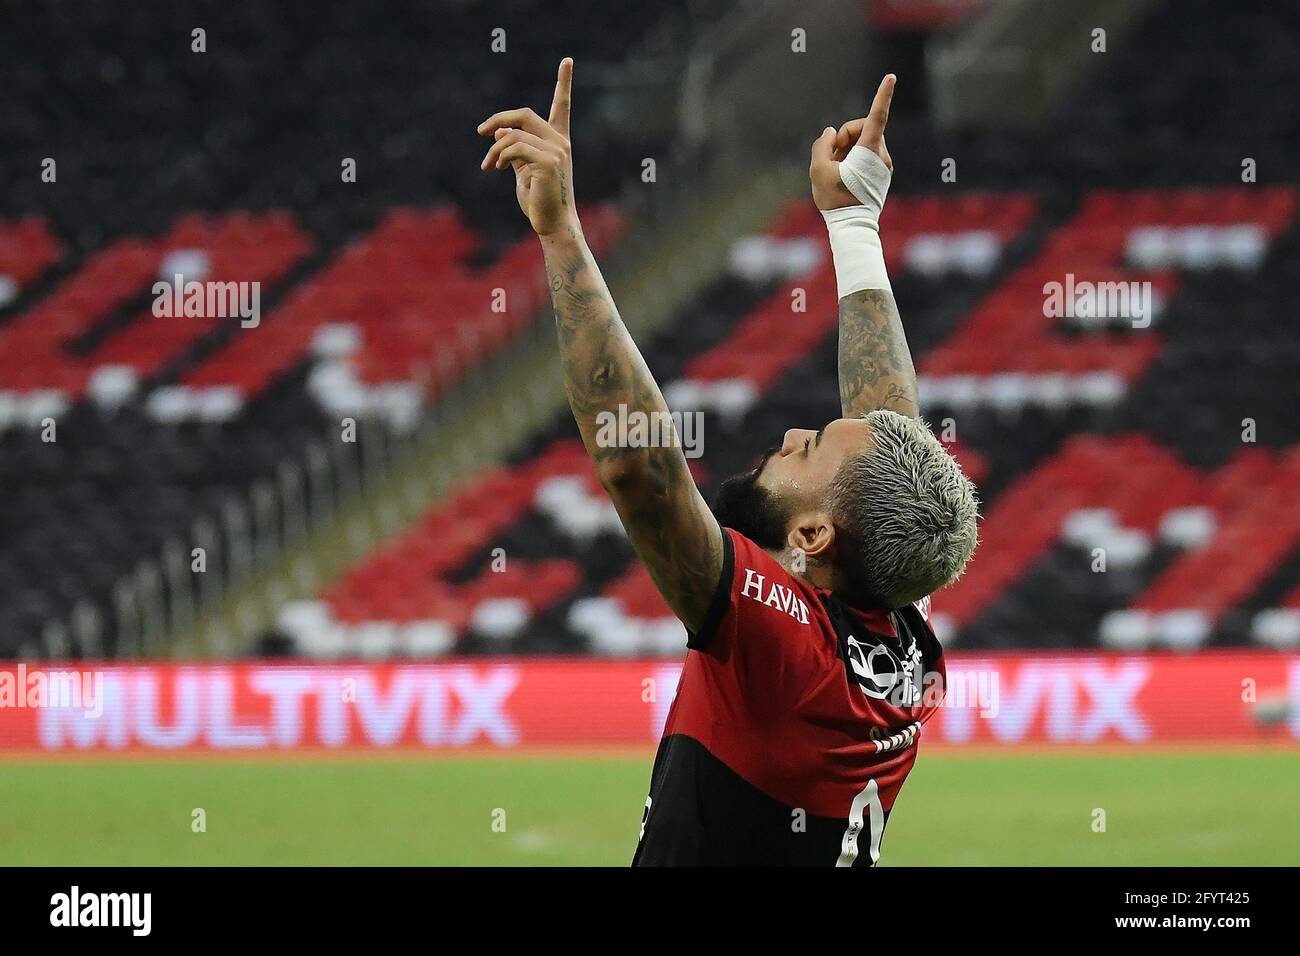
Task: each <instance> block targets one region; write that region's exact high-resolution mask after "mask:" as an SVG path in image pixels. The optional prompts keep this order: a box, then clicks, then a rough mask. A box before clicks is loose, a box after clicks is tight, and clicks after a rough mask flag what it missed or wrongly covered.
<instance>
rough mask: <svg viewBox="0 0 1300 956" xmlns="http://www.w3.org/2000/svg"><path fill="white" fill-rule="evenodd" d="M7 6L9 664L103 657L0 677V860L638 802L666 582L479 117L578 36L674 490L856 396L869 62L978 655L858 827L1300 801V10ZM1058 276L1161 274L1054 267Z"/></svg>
mask: <svg viewBox="0 0 1300 956" xmlns="http://www.w3.org/2000/svg"><path fill="white" fill-rule="evenodd" d="M5 14H6V17H5V19H6V26H5V29H4V30H3V31H0V75H2V76H3V80H4V82H3V89H4V90H5V96H4V101H3V106H0V143H3V146H2V147H0V170H2V171H3V176H2V177H0V178H2V184H3V185H2V186H0V188H2V189H3V197H4V203H3V207H2V208H0V487H2V489H3V493H2V494H0V688H2V687H3V675H8V679H9V681H10V684H11V686H14V687H21V686H24V685H22V684H20V683H19V681H20V678H21V679H25V680H27V681H31V679H32V678H33V675H38V674H50V673H53V672H56V671H57V672H68V673H80V672H83V671H84V672H87V673H93V674H95V675H98V678H99V679H100V680H101V684H100V685H98V686H99V687H100V688H101V690H100V693H99V695H98V705H97V706H96V709H97V710H101V711H102V713H100V714H99V715H98V716H90V715H87V714H86V713H84V710H85V708H84V707H82V708H81V709H78V708H77V707H73V706H43V707H32V706H23V705H22V704H23V700H22V699H21V698H18V699H15V698H12V697H11V698H10V699H9V701H8V704H7V705H6V706H0V757H2V758H3V761H4V763H3V766H0V804H2V805H3V806H4V808H5V812H4V813H3V814H0V863H25V864H39V863H72V864H76V863H98V864H141V863H273V864H293V863H401V864H426V863H434V864H437V863H451V864H493V863H538V864H554V863H559V864H565V863H593V864H623V863H625V862H627V861H628V860H629V859H630V857H631V852H632V848H633V845H634V843H635V840H636V833H637V827H638V823H639V820H640V814H641V808H642V805H643V803H644V797H645V790H646V788H647V785H648V781H649V773H650V758H651V754H652V752H653V746H654V743H655V740H656V739H657V732H658V728H659V726H660V725H661V723H662V720H663V718H664V714H665V713H666V709H667V706H668V703H669V702H670V701H671V697H672V688H673V685H674V683H675V680H676V673H677V667H678V664H679V662H680V659H681V657H682V655H683V653H684V648H683V642H684V635H683V632H682V629H681V627H680V625H678V624H677V623H676V622H675V621H674V620H672V619H671V618H670V617H669V615H668V612H667V609H666V608H665V606H664V605H663V604H662V602H661V601H660V599H659V598H658V597H657V596H656V595H655V593H654V591H653V588H652V586H651V584H650V580H649V578H648V576H647V575H646V573H645V572H644V570H643V569H642V568H641V566H640V565H639V563H638V562H636V561H635V560H634V558H633V555H632V552H631V550H630V548H629V546H628V545H627V543H626V541H625V539H624V537H623V535H622V533H621V530H620V528H619V526H618V522H617V518H616V516H615V514H614V512H613V509H612V507H611V506H610V505H609V503H608V502H607V500H606V499H604V497H603V495H602V493H601V492H600V489H599V486H598V485H597V484H596V482H595V481H594V478H593V477H592V475H591V474H590V471H589V468H588V466H587V462H586V459H585V456H584V455H583V453H582V450H581V446H580V444H579V443H578V441H577V436H576V431H575V429H574V427H573V424H572V421H571V420H570V418H569V415H568V411H567V408H566V406H565V405H564V399H563V395H562V392H561V388H560V385H559V381H560V379H559V374H558V368H557V363H556V359H555V350H554V343H553V341H552V339H553V331H552V328H551V323H550V312H549V301H548V297H547V290H546V286H545V280H544V275H543V272H542V267H541V257H540V254H539V252H538V250H537V249H536V244H535V240H534V239H533V237H532V235H531V234H530V233H528V232H527V224H526V222H525V221H524V220H523V218H522V217H521V216H520V215H519V213H518V210H517V208H516V207H515V205H514V197H513V194H512V192H511V189H510V184H509V183H508V182H507V181H506V180H505V179H504V178H502V177H500V176H491V177H490V176H485V175H482V174H480V173H479V171H478V160H479V159H480V157H481V155H482V152H483V150H484V145H483V144H482V143H481V141H480V140H479V138H478V137H477V136H475V134H474V127H475V125H476V124H477V123H478V122H479V121H480V120H481V119H482V118H483V117H484V116H486V115H487V114H489V113H490V112H493V111H494V110H496V109H499V108H505V107H509V106H517V105H533V106H535V107H540V106H542V105H544V104H545V103H546V102H548V101H549V94H550V87H551V84H552V81H553V76H554V69H555V64H556V63H557V62H558V60H559V58H560V57H561V56H563V55H572V56H573V57H574V58H575V59H576V62H577V68H576V73H575V106H574V154H575V164H576V170H575V178H576V187H577V193H578V196H579V199H580V201H581V202H582V203H583V204H584V205H585V207H586V208H585V212H584V214H583V219H584V224H585V226H586V230H587V233H588V236H589V238H590V239H591V241H592V243H593V246H594V247H595V248H596V250H597V255H598V257H599V258H600V260H601V262H602V265H603V267H604V269H605V273H606V275H607V277H608V278H609V280H610V284H611V286H612V288H613V290H614V294H615V298H616V299H617V301H618V302H619V305H620V308H621V311H622V313H623V315H624V316H625V318H626V320H627V322H628V325H629V326H630V327H631V328H632V331H633V333H634V334H635V335H636V336H637V338H638V340H639V342H640V344H641V347H642V350H643V351H644V352H645V353H646V355H647V358H648V360H649V362H650V365H651V367H652V369H653V371H654V372H655V374H656V376H657V377H658V378H659V380H660V382H661V383H663V384H664V385H665V391H666V393H667V395H668V397H669V401H670V403H671V404H672V405H673V407H674V408H676V409H678V410H681V411H701V412H703V413H704V421H705V436H704V446H703V447H704V455H703V457H702V458H700V459H699V460H698V461H697V462H696V464H697V465H698V472H697V477H698V478H699V479H700V481H701V483H702V484H703V485H704V486H705V488H706V493H707V492H708V491H709V490H711V488H712V487H713V486H714V484H715V482H716V481H718V480H720V479H722V478H725V477H726V476H728V475H730V474H733V473H735V472H736V471H738V470H741V469H742V468H745V467H746V466H747V465H748V464H749V463H750V462H751V461H752V459H753V457H754V456H755V454H756V453H757V452H759V451H760V450H761V449H762V448H764V447H766V446H767V445H768V444H770V443H771V442H773V441H774V440H776V439H777V438H778V437H779V435H780V434H781V432H782V431H784V429H785V428H787V427H790V426H795V425H799V426H813V427H816V426H818V425H820V424H822V423H823V422H824V421H825V420H826V419H827V418H828V417H829V416H830V415H831V414H832V413H833V412H834V410H835V409H836V408H837V390H836V375H835V344H834V339H835V336H834V325H835V319H836V313H835V290H834V276H833V271H832V267H831V264H830V260H829V256H828V249H827V245H826V242H825V235H824V227H823V226H822V223H821V219H820V217H819V216H818V215H817V213H816V211H815V210H814V208H813V206H812V204H811V202H810V200H809V197H808V189H807V180H806V166H807V148H808V144H809V143H810V142H811V140H812V139H813V138H814V137H815V136H816V134H817V133H818V132H819V131H820V130H821V129H822V127H824V126H825V125H827V124H838V123H840V122H842V121H843V120H844V119H846V118H849V117H851V116H855V115H859V114H860V113H861V112H862V111H863V110H864V109H865V104H866V103H867V101H868V100H869V95H870V91H872V90H874V88H875V84H876V82H877V81H878V78H879V76H880V75H881V74H882V73H883V72H885V71H887V70H892V71H894V72H897V73H898V75H899V77H900V82H899V91H898V95H897V97H896V98H895V105H894V109H893V113H892V116H891V120H890V126H889V133H888V142H889V148H890V151H891V153H892V154H893V156H894V159H895V162H896V164H897V170H896V173H895V177H894V183H893V189H892V192H891V197H890V201H889V205H888V207H887V208H886V211H885V214H884V223H883V229H882V235H883V238H884V242H885V247H886V251H887V255H888V259H889V265H890V271H891V276H892V278H893V282H894V289H895V293H896V295H897V297H898V300H899V303H900V308H901V309H902V312H903V317H904V322H905V325H906V327H907V330H908V337H909V340H910V342H911V345H912V350H913V354H914V355H915V356H916V359H917V366H918V372H919V374H920V379H921V399H922V404H923V410H924V414H925V415H926V417H927V418H928V420H929V421H930V422H931V424H932V426H934V428H935V430H936V432H938V433H941V434H942V436H943V437H944V439H945V441H950V442H951V443H952V444H953V446H954V449H955V453H956V454H957V455H958V457H959V458H960V459H961V461H962V462H963V464H964V465H965V467H966V468H967V470H968V471H969V473H970V474H971V475H972V477H973V478H974V479H975V480H976V481H977V483H978V485H979V487H980V490H981V495H982V498H983V501H984V514H985V518H984V523H983V531H982V539H983V543H982V545H981V550H980V552H979V553H978V554H977V556H976V560H975V562H974V564H973V565H972V567H971V569H970V571H969V572H968V574H967V576H966V577H965V578H964V579H963V580H962V581H961V582H959V583H958V584H957V585H956V586H954V587H953V588H951V589H949V590H947V591H945V592H943V593H941V594H939V595H938V596H937V597H936V598H935V601H934V611H935V619H936V623H937V627H938V629H939V631H940V634H941V637H943V638H944V640H945V642H946V646H947V647H948V649H949V650H950V651H951V658H950V659H951V661H952V663H951V664H950V665H949V667H950V670H954V669H955V670H956V672H957V674H958V675H961V674H963V673H965V674H968V675H972V676H973V677H979V676H980V675H983V676H984V677H987V676H988V675H996V679H997V680H998V686H999V689H1000V690H999V698H998V708H997V713H996V714H994V713H980V712H979V711H978V710H975V709H973V708H971V707H960V706H954V707H952V708H946V709H945V710H944V712H943V713H942V714H941V715H940V716H939V717H938V718H937V719H936V720H935V721H934V722H933V723H932V725H930V727H929V728H927V736H926V741H925V744H924V745H923V747H922V749H923V751H924V754H923V756H922V758H921V760H920V761H919V763H918V766H917V770H916V771H915V773H914V774H913V779H912V781H911V782H910V783H909V784H908V786H907V788H906V790H905V793H904V796H903V799H902V801H901V802H900V804H899V809H898V811H897V812H896V813H895V814H894V817H893V819H894V821H895V822H893V823H891V825H890V831H889V835H888V839H887V840H886V843H885V854H884V862H885V864H886V865H888V864H927V863H954V864H962V863H986V864H1003V863H1005V864H1018V863H1084V864H1101V865H1106V864H1113V865H1122V864H1160V863H1168V864H1193V863H1227V864H1241V863H1253V864H1280V863H1294V862H1296V860H1297V858H1300V835H1298V834H1300V827H1297V826H1296V817H1295V814H1296V807H1297V806H1300V746H1297V742H1298V741H1300V650H1298V648H1300V507H1298V506H1297V499H1298V498H1300V416H1298V415H1297V407H1300V406H1298V404H1297V401H1298V400H1300V326H1298V325H1297V323H1296V320H1295V309H1294V303H1293V299H1294V297H1295V290H1296V289H1297V287H1298V286H1300V259H1298V258H1297V255H1296V253H1297V247H1298V245H1300V227H1298V226H1297V222H1296V212H1297V197H1298V196H1300V98H1297V96H1296V91H1297V89H1300V60H1298V59H1297V52H1296V51H1297V50H1300V10H1297V9H1296V8H1294V7H1291V6H1288V5H1286V4H1279V3H1273V2H1266V0H1239V2H1235V3H1233V4H1222V3H1214V2H1211V0H1164V2H1159V0H1072V2H1059V3H1058V2H1049V0H987V2H981V0H948V2H941V0H915V2H906V0H851V2H850V0H843V2H839V0H836V2H829V0H828V2H816V3H806V2H795V0H663V2H660V3H655V4H611V3H605V2H596V0H564V2H552V3H544V2H542V0H496V2H490V3H489V2H473V0H460V2H452V0H446V2H438V3H421V4H406V5H402V6H401V7H395V8H392V9H388V8H385V9H383V10H382V11H381V10H379V9H378V8H373V7H368V6H366V5H364V4H354V5H323V4H315V3H306V2H290V3H276V4H271V3H249V4H240V5H229V4H191V3H178V4H164V3H138V2H126V0H95V2H81V0H67V2H53V0H51V2H34V0H25V2H15V3H8V4H6V5H5ZM195 30H201V31H203V32H202V34H201V35H199V34H196V33H195V32H194V31H195ZM1099 30H1100V31H1102V32H1101V33H1098V32H1097V31H1099ZM200 44H201V45H202V46H203V50H202V52H197V51H196V47H197V46H198V45H200ZM503 45H504V49H502V46H503ZM50 160H53V161H54V162H53V165H51V163H50ZM349 160H351V161H352V162H353V163H354V164H355V181H349V179H348V176H347V169H348V161H349ZM51 180H52V181H51ZM178 273H179V274H182V275H184V276H185V277H186V279H187V280H189V279H198V280H208V281H236V282H253V281H257V282H260V283H261V290H262V300H261V309H262V311H261V317H260V321H259V322H258V323H257V324H256V326H253V327H246V326H245V324H244V323H241V321H240V319H239V318H238V317H233V318H228V319H221V318H200V317H194V318H158V317H155V316H154V315H153V314H152V313H151V303H152V301H153V294H152V291H151V289H152V286H153V284H154V282H156V281H158V280H159V279H162V280H164V281H169V280H170V279H171V278H172V276H174V275H176V274H178ZM1067 276H1072V277H1073V280H1074V281H1086V282H1094V283H1100V282H1150V283H1151V286H1150V288H1152V289H1153V290H1154V293H1155V304H1154V306H1153V308H1152V309H1151V310H1150V313H1149V314H1147V315H1144V316H1143V317H1142V318H1141V320H1140V321H1137V322H1135V321H1133V319H1132V318H1131V317H1125V316H1122V315H1115V314H1108V313H1107V312H1106V310H1105V309H1100V310H1094V311H1091V312H1090V311H1088V310H1086V309H1081V310H1079V311H1080V313H1081V314H1076V315H1074V316H1072V317H1060V318H1055V317H1052V318H1049V317H1047V316H1046V315H1045V310H1044V285H1045V284H1046V283H1050V282H1058V283H1065V282H1066V281H1067ZM796 290H802V292H803V294H805V295H806V300H807V311H806V312H804V313H797V314H792V307H791V302H792V293H793V292H795V291H796ZM1148 320H1149V321H1148ZM376 755H382V757H383V759H376ZM199 809H202V810H203V811H204V814H203V815H204V817H205V819H206V824H205V826H206V832H203V833H197V832H195V831H196V829H197V826H198V825H197V824H196V823H194V821H195V820H196V819H197V816H196V813H195V811H197V810H199ZM1097 809H1102V810H1104V811H1105V815H1106V821H1107V825H1106V828H1105V831H1104V832H1098V831H1097V828H1096V825H1095V821H1096V819H1097V816H1096V810H1097ZM502 810H504V811H505V813H504V819H505V821H506V825H505V828H504V832H499V831H500V829H501V828H500V827H499V826H494V823H499V820H500V819H501V815H500V813H499V811H502Z"/></svg>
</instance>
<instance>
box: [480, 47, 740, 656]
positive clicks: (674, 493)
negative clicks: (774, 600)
mask: <svg viewBox="0 0 1300 956" xmlns="http://www.w3.org/2000/svg"><path fill="white" fill-rule="evenodd" d="M572 75H573V61H572V60H568V59H565V60H564V62H562V63H561V64H560V75H559V80H558V81H557V83H556V87H555V100H554V102H553V103H552V106H551V115H550V119H549V120H543V119H542V118H541V117H540V116H538V115H537V114H536V113H534V112H533V111H532V110H509V111H506V112H504V113H497V114H496V115H494V116H492V117H490V118H489V119H487V120H486V121H484V123H483V124H482V125H480V126H479V132H480V133H481V134H483V135H485V136H494V137H495V138H496V143H495V144H493V146H492V148H491V149H489V150H488V153H487V155H486V156H485V157H484V159H483V164H482V165H483V168H484V169H490V168H497V169H502V168H504V167H505V166H506V165H507V164H509V165H510V166H511V167H512V168H513V169H514V171H515V193H516V197H517V198H518V199H519V205H520V207H521V208H522V209H523V211H524V213H525V214H526V215H527V216H528V219H529V222H530V223H531V224H532V226H533V230H534V231H535V232H536V233H537V234H538V236H539V238H540V239H541V243H542V252H543V254H544V256H545V258H546V272H547V278H548V280H549V281H550V287H551V300H552V303H553V305H554V307H555V324H556V329H557V332H558V333H559V340H560V361H561V363H562V366H563V369H564V390H565V394H566V396H567V397H568V400H569V407H570V408H571V409H572V410H573V417H574V418H575V419H576V420H577V423H578V430H579V431H580V432H581V433H582V441H583V444H584V445H586V448H587V454H588V455H589V456H590V457H591V460H592V463H593V464H594V465H595V468H596V474H597V476H598V477H599V478H600V482H601V484H602V485H603V486H604V488H605V490H606V491H607V492H609V495H610V497H611V498H612V499H613V501H614V506H615V507H616V508H617V509H618V514H619V517H620V518H621V519H622V521H623V527H624V528H625V529H627V533H628V537H629V538H630V539H631V541H632V546H633V547H634V548H635V549H636V552H637V554H639V555H640V556H641V560H642V561H644V562H645V565H646V568H647V569H648V570H649V572H650V576H651V577H652V578H653V579H654V582H655V585H656V586H657V587H658V589H659V592H660V593H661V594H662V595H663V596H664V599H665V600H666V601H667V602H668V605H669V606H670V607H671V608H672V609H673V612H674V613H675V614H676V615H677V616H678V617H679V618H680V619H681V620H682V623H684V624H685V625H686V626H687V628H689V629H690V630H691V631H693V632H694V631H698V629H699V628H700V626H701V625H702V624H703V623H704V619H705V615H706V614H707V612H708V608H709V604H710V602H711V600H712V597H713V593H714V591H715V589H716V588H717V584H718V577H719V575H721V573H722V564H723V557H722V532H721V530H720V529H719V527H718V523H717V521H716V520H715V519H714V517H713V515H712V513H711V512H710V511H709V508H708V506H707V505H706V504H705V502H704V498H703V496H701V495H700V492H699V490H698V489H697V488H696V487H695V481H694V479H692V477H691V473H690V470H689V469H688V468H687V465H686V456H685V455H684V454H683V453H682V449H681V447H680V445H679V444H677V443H675V442H671V441H669V442H662V443H661V444H660V445H659V446H656V447H627V446H626V445H625V444H623V443H621V442H620V441H619V439H620V438H623V437H626V436H619V435H617V432H616V430H614V431H615V434H613V435H610V434H609V432H610V431H611V430H610V429H608V428H607V429H604V430H602V429H601V422H602V419H604V417H605V416H604V415H603V414H602V413H606V414H608V415H610V416H612V420H613V421H615V422H617V421H620V420H624V421H626V420H627V417H626V416H629V415H632V414H633V413H638V412H639V413H642V414H644V415H645V416H646V420H647V421H657V422H660V423H664V422H668V421H669V419H668V418H667V416H668V405H667V403H666V402H665V401H664V397H663V394H662V393H661V392H660V391H659V386H658V385H656V384H655V380H654V377H653V376H652V375H651V374H650V370H649V368H647V367H646V364H645V360H644V359H643V358H642V357H641V353H640V351H639V350H638V349H637V347H636V343H635V342H633V341H632V336H631V335H629V334H628V331H627V328H626V327H625V326H624V325H623V320H622V319H621V318H619V315H618V309H617V308H616V307H615V306H614V300H613V298H612V297H611V296H610V294H609V289H608V288H607V287H606V285H605V280H604V279H603V278H602V277H601V274H600V269H599V268H598V267H597V265H596V261H595V259H594V258H593V257H592V254H591V250H590V249H589V248H588V247H587V243H586V240H585V239H584V238H583V235H582V227H581V225H580V224H579V222H578V216H577V212H576V210H575V208H574V205H573V195H572V190H571V188H570V185H569V184H570V182H571V180H572V170H573V166H572V159H571V157H570V154H569V140H568V133H569V102H570V86H571V83H572ZM620 408H621V410H622V412H623V414H622V415H620ZM657 416H662V417H657ZM670 433H671V434H672V435H674V436H675V435H676V433H675V431H671V432H670Z"/></svg>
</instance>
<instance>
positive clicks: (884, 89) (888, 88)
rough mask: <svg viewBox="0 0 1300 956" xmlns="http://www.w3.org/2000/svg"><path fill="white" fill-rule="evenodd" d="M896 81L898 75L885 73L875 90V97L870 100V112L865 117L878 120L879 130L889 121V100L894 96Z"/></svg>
mask: <svg viewBox="0 0 1300 956" xmlns="http://www.w3.org/2000/svg"><path fill="white" fill-rule="evenodd" d="M896 82H898V77H896V76H895V75H894V74H893V73H886V74H885V78H884V79H883V80H881V81H880V87H879V88H878V89H877V90H876V98H875V99H874V100H872V101H871V112H870V113H868V114H867V117H868V119H871V120H874V121H875V122H878V123H879V124H880V128H881V130H883V129H884V128H885V124H886V123H888V122H889V102H890V100H892V99H893V98H894V84H895V83H896Z"/></svg>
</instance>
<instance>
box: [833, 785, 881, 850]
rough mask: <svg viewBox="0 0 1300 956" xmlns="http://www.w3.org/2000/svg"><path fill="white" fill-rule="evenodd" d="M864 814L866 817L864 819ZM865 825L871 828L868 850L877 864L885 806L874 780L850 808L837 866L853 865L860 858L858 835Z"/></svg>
mask: <svg viewBox="0 0 1300 956" xmlns="http://www.w3.org/2000/svg"><path fill="white" fill-rule="evenodd" d="M864 816H865V818H866V819H863V817H864ZM864 826H865V827H870V828H871V845H870V847H869V848H868V852H869V853H870V854H871V865H872V866H875V865H876V861H877V860H879V859H880V835H881V834H882V833H884V831H885V808H884V807H882V806H881V805H880V791H879V790H878V789H877V787H876V781H874V780H869V781H867V785H866V786H865V787H863V788H862V792H861V793H859V794H858V795H857V796H856V797H854V798H853V806H852V807H851V808H850V809H849V827H848V829H847V830H845V831H844V839H843V840H842V841H841V842H840V858H839V859H838V860H836V861H835V865H836V866H852V865H853V861H854V860H856V859H857V858H858V837H859V836H861V834H862V828H863V827H864Z"/></svg>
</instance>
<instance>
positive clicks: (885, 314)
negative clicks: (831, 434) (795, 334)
mask: <svg viewBox="0 0 1300 956" xmlns="http://www.w3.org/2000/svg"><path fill="white" fill-rule="evenodd" d="M840 406H841V408H842V410H843V414H844V416H845V417H846V418H858V417H861V416H863V415H865V414H867V412H869V411H872V410H873V409H877V408H887V409H890V410H892V411H895V412H898V413H899V414H901V415H907V416H908V417H909V418H915V417H916V416H917V415H919V414H920V408H919V406H918V404H917V399H916V372H915V370H913V368H912V356H911V353H910V352H908V350H907V338H906V336H905V335H904V334H903V322H902V319H900V318H899V316H898V306H897V305H896V304H895V302H894V296H893V294H892V293H890V292H887V291H885V290H884V289H864V290H863V291H861V292H854V293H853V294H852V295H846V296H845V297H844V298H843V299H841V300H840Z"/></svg>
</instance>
